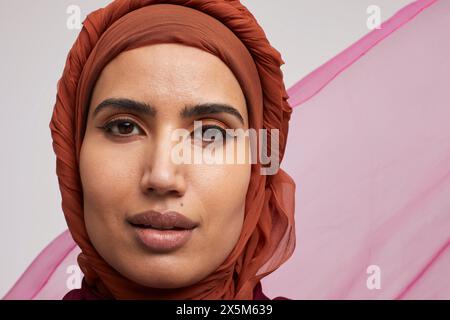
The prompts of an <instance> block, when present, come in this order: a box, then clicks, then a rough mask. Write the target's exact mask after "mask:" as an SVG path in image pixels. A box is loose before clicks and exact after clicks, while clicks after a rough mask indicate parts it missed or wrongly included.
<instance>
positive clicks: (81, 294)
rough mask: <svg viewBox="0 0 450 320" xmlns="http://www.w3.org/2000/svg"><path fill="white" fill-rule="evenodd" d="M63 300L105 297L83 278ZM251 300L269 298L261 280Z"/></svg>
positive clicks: (280, 298) (281, 298)
mask: <svg viewBox="0 0 450 320" xmlns="http://www.w3.org/2000/svg"><path fill="white" fill-rule="evenodd" d="M63 300H105V298H103V297H101V296H100V295H98V294H96V293H95V292H94V291H92V289H91V288H90V287H89V286H88V285H87V283H86V282H85V280H84V278H83V281H82V283H81V289H74V290H71V291H69V292H68V293H66V295H65V296H64V297H63ZM253 300H271V299H269V297H267V296H266V295H265V294H264V293H263V291H262V285H261V282H258V284H257V285H256V286H255V289H254V290H253ZM272 300H290V299H288V298H285V297H276V298H273V299H272Z"/></svg>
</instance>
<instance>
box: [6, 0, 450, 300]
mask: <svg viewBox="0 0 450 320" xmlns="http://www.w3.org/2000/svg"><path fill="white" fill-rule="evenodd" d="M449 32H450V2H449V1H436V0H419V1H415V2H413V3H411V4H410V5H408V6H406V7H405V8H403V9H402V10H400V11H399V12H398V13H397V14H395V15H394V16H393V17H392V18H391V19H389V20H388V21H386V22H385V23H384V24H383V25H382V28H381V29H377V30H374V31H372V32H370V33H368V35H367V36H365V37H364V38H362V39H361V40H359V41H358V42H356V43H355V44H354V45H352V46H351V47H349V48H348V49H346V50H345V51H343V52H342V53H341V54H339V55H337V56H336V57H335V58H333V59H331V60H330V61H329V62H327V63H325V64H324V65H323V66H321V67H320V68H318V69H317V70H315V71H314V72H312V73H311V74H310V75H308V76H307V77H305V78H304V79H302V80H301V81H299V82H298V83H297V84H295V85H294V86H293V87H292V88H290V89H289V90H288V93H289V96H290V100H289V102H290V104H291V105H292V106H293V107H296V108H295V109H294V112H293V113H292V118H291V121H290V131H289V137H288V144H287V148H286V154H285V157H284V160H283V161H284V163H283V165H282V167H283V169H284V170H285V171H286V172H287V173H288V174H289V175H290V176H291V177H292V178H293V179H294V180H295V181H296V184H297V194H296V226H297V247H296V252H295V253H294V256H293V257H292V258H291V259H290V260H288V261H287V262H286V263H285V264H284V265H283V266H282V267H281V268H280V269H279V270H278V271H277V272H275V273H273V274H271V275H270V276H269V277H266V278H264V279H263V280H262V285H263V290H264V293H265V294H266V295H268V296H269V297H274V296H285V297H288V298H291V299H450V277H449V270H450V125H449V124H448V123H449V121H448V119H450V107H449V102H448V101H450V90H449V85H450V59H449V57H450V38H449V37H448V34H449ZM79 252H80V250H79V248H78V247H77V246H76V245H75V243H74V242H73V240H72V238H71V236H70V233H69V232H68V231H65V232H64V233H62V234H61V235H60V236H58V237H57V238H56V239H55V240H54V241H53V242H52V243H50V244H49V245H48V246H47V247H46V248H45V249H44V250H43V251H42V252H41V253H40V254H39V255H38V257H37V258H36V259H35V260H34V261H33V263H32V264H31V265H30V266H29V267H28V269H27V270H26V271H25V272H24V274H23V275H22V276H21V277H20V279H19V280H18V281H17V282H16V284H15V285H14V286H13V288H12V289H11V290H10V291H9V292H8V293H7V294H6V296H5V297H4V299H61V298H62V297H63V296H64V294H65V293H67V292H68V291H69V290H70V287H69V285H70V281H71V280H70V275H71V274H72V273H71V271H73V270H74V269H73V266H76V257H77V255H78V253H79ZM374 275H377V276H378V278H377V279H378V280H377V281H378V282H377V283H378V284H379V288H378V287H373V285H371V282H370V281H371V279H373V276H374Z"/></svg>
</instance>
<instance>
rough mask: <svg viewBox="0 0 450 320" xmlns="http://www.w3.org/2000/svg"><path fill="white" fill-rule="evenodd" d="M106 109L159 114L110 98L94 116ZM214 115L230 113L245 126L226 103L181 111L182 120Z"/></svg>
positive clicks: (135, 103)
mask: <svg viewBox="0 0 450 320" xmlns="http://www.w3.org/2000/svg"><path fill="white" fill-rule="evenodd" d="M106 108H114V109H119V110H123V111H132V112H133V111H134V112H136V113H139V114H142V115H146V116H150V117H155V116H156V114H157V111H156V108H155V107H153V106H151V105H149V104H147V103H145V102H140V101H135V100H131V99H126V98H109V99H106V100H104V101H102V102H101V103H100V104H99V105H98V106H97V107H96V108H95V110H94V113H93V116H94V117H95V116H96V115H97V114H98V113H99V112H100V111H101V110H103V109H106ZM214 113H228V114H231V115H233V116H234V117H236V118H237V119H238V120H239V121H240V122H241V123H242V124H244V118H243V117H242V115H241V114H240V113H239V111H238V110H237V109H236V108H234V107H233V106H231V105H229V104H226V103H214V102H208V103H201V104H195V105H189V106H185V107H184V109H183V110H181V111H180V113H179V115H180V117H182V118H191V117H194V116H202V115H208V114H214Z"/></svg>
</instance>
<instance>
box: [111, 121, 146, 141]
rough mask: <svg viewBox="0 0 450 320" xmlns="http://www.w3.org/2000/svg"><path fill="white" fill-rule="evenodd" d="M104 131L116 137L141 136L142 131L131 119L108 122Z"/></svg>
mask: <svg viewBox="0 0 450 320" xmlns="http://www.w3.org/2000/svg"><path fill="white" fill-rule="evenodd" d="M103 129H104V130H105V131H106V132H107V133H108V134H112V135H115V136H122V137H128V136H133V135H136V134H139V133H140V132H139V131H142V129H141V128H140V127H139V126H138V125H137V124H136V123H135V122H134V121H132V120H130V119H115V120H112V121H110V122H108V123H107V124H106V125H105V126H104V127H103Z"/></svg>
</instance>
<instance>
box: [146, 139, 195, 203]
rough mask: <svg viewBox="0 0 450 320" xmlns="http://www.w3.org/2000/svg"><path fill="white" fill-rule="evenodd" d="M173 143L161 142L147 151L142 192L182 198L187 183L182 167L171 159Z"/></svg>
mask: <svg viewBox="0 0 450 320" xmlns="http://www.w3.org/2000/svg"><path fill="white" fill-rule="evenodd" d="M171 150H172V142H171V141H170V140H167V139H165V140H161V141H159V142H157V143H154V144H153V145H152V146H150V147H149V148H148V149H147V154H146V156H145V159H146V167H145V171H144V174H143V176H142V181H141V185H142V190H143V192H144V193H146V194H148V195H159V196H163V195H173V196H176V197H180V196H182V195H183V194H184V193H185V191H186V183H185V179H184V176H183V172H182V165H180V164H177V163H176V162H174V161H173V160H172V158H171V154H172V153H171Z"/></svg>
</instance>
